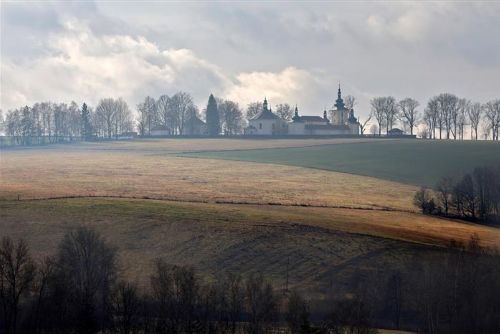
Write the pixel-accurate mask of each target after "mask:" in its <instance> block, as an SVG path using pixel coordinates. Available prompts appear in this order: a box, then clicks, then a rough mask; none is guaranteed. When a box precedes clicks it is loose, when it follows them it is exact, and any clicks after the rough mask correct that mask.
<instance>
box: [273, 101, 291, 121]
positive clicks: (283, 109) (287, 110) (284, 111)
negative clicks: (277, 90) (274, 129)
mask: <svg viewBox="0 0 500 334" xmlns="http://www.w3.org/2000/svg"><path fill="white" fill-rule="evenodd" d="M274 112H275V113H276V115H278V116H279V117H281V118H282V119H284V120H285V121H287V122H290V121H291V120H292V117H293V113H294V110H293V108H292V107H290V105H289V104H288V103H283V104H277V105H276V107H275V108H274Z"/></svg>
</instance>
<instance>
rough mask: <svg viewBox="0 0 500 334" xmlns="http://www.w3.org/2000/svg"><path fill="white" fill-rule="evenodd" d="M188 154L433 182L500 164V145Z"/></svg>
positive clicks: (375, 144) (405, 143) (406, 144)
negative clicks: (476, 168)
mask: <svg viewBox="0 0 500 334" xmlns="http://www.w3.org/2000/svg"><path fill="white" fill-rule="evenodd" d="M183 156H190V157H204V158H216V159H228V160H242V161H255V162H266V163H275V164H282V165H293V166H301V167H309V168H318V169H325V170H332V171H337V172H344V173H350V174H357V175H364V176H372V177H376V178H381V179H386V180H391V181H397V182H403V183H407V184H413V185H424V186H433V185H434V184H435V183H436V182H437V180H439V178H441V177H442V176H443V175H450V174H460V173H462V172H468V171H470V170H472V169H473V168H474V167H476V166H479V165H494V164H495V165H496V164H500V143H498V142H497V143H495V142H485V141H484V142H483V141H477V142H473V141H444V140H443V141H431V140H392V141H370V142H358V143H356V142H354V143H346V144H343V145H320V146H313V147H295V148H273V149H254V150H234V151H212V152H199V153H187V154H183Z"/></svg>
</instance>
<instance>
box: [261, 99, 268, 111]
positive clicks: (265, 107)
mask: <svg viewBox="0 0 500 334" xmlns="http://www.w3.org/2000/svg"><path fill="white" fill-rule="evenodd" d="M262 109H263V110H267V97H264V103H263V104H262Z"/></svg>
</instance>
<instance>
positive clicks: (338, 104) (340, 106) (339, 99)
mask: <svg viewBox="0 0 500 334" xmlns="http://www.w3.org/2000/svg"><path fill="white" fill-rule="evenodd" d="M335 107H337V110H344V109H345V106H344V100H342V91H341V90H340V82H339V90H338V91H337V101H335Z"/></svg>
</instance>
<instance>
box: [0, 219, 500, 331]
mask: <svg viewBox="0 0 500 334" xmlns="http://www.w3.org/2000/svg"><path fill="white" fill-rule="evenodd" d="M499 259H500V258H499V256H498V254H496V253H495V252H493V251H489V250H486V249H484V248H481V247H480V245H479V240H478V239H477V238H475V237H473V238H472V239H471V241H470V242H469V243H468V245H463V244H459V243H452V244H450V247H449V248H448V250H447V256H446V257H445V258H444V259H442V260H439V261H438V262H432V263H428V264H427V265H426V266H425V267H424V268H422V269H421V272H422V274H421V275H413V274H406V273H405V272H404V271H400V270H396V271H394V272H390V273H387V275H385V276H384V277H385V278H384V280H383V281H381V280H377V276H373V277H372V278H370V280H369V281H365V282H363V284H362V288H359V289H356V290H355V291H352V292H350V293H348V294H346V295H342V296H337V297H336V298H333V299H332V298H331V297H330V296H326V297H327V298H326V302H325V300H324V298H321V299H323V301H320V300H319V301H318V302H316V303H314V302H313V301H307V300H306V299H305V298H304V297H302V296H301V294H299V293H298V292H296V291H294V292H291V293H289V292H287V291H278V290H276V289H274V288H273V286H272V285H271V284H270V283H269V282H268V281H267V280H266V279H264V277H263V276H262V275H261V274H250V275H248V276H247V277H246V278H243V277H241V276H240V275H238V274H226V275H224V276H223V277H221V278H219V279H217V280H215V281H214V282H212V283H209V282H207V281H205V280H203V279H201V278H200V277H199V276H198V275H197V273H196V272H195V271H194V270H193V269H192V268H189V267H179V266H173V265H169V264H167V263H166V262H165V261H163V260H161V259H157V260H156V261H155V262H154V268H153V270H152V274H151V276H150V282H149V285H148V288H147V289H145V290H141V289H139V287H138V285H137V284H135V283H131V282H129V281H126V280H124V279H123V277H121V276H120V274H119V270H118V267H119V266H118V258H117V254H116V249H115V248H113V247H111V246H109V245H108V244H107V243H106V242H105V240H104V239H103V238H102V237H101V236H100V235H99V234H98V233H96V232H95V231H93V230H89V229H86V228H79V229H77V230H76V231H73V232H71V233H68V234H67V235H66V236H65V237H64V238H63V240H62V241H61V242H60V244H59V246H58V249H57V253H56V255H55V256H53V257H47V258H45V259H43V260H41V261H40V262H36V261H35V260H34V259H33V257H32V256H31V254H30V251H29V248H28V246H27V244H26V243H25V242H23V241H22V240H21V241H19V242H17V243H16V242H14V241H13V240H12V239H10V238H8V237H4V238H3V239H2V240H1V243H0V333H5V334H10V333H123V334H130V333H143V334H145V333H185V334H190V333H207V334H209V333H214V334H219V333H220V334H227V333H232V334H235V333H248V334H263V333H269V332H270V331H271V330H273V331H276V330H280V331H281V330H283V329H285V328H287V329H288V332H289V333H291V334H308V333H324V334H327V333H339V334H340V333H353V334H354V333H357V334H364V333H366V334H369V333H374V332H376V331H375V330H374V329H373V328H374V326H376V325H377V324H381V325H383V326H384V327H388V326H391V327H393V328H397V329H400V328H407V329H412V330H415V331H418V332H425V333H458V334H460V333H496V332H498V331H499V330H500V319H499V318H498V317H497V315H498V310H499V309H500V293H499V292H500V280H499V278H500V266H499V264H500V263H499ZM283 292H284V293H283ZM311 319H314V321H312V320H311Z"/></svg>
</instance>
